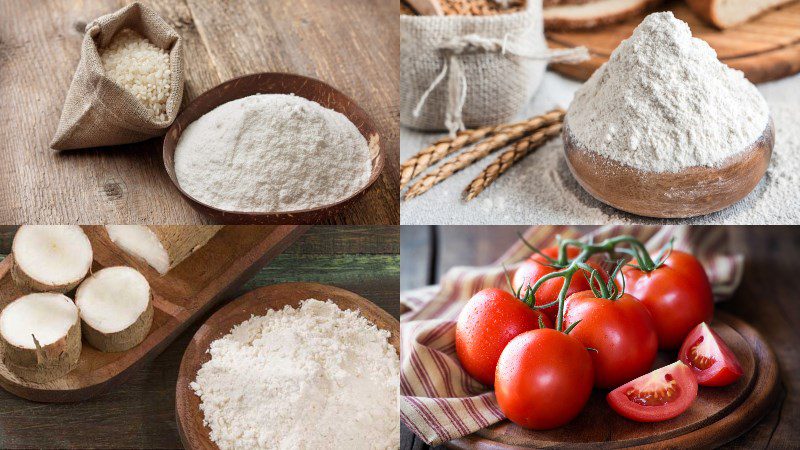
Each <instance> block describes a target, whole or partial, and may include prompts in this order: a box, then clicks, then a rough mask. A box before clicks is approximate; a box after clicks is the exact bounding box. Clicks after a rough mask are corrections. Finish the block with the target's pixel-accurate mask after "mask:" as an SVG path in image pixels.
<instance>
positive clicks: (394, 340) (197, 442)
mask: <svg viewBox="0 0 800 450" xmlns="http://www.w3.org/2000/svg"><path fill="white" fill-rule="evenodd" d="M309 298H315V299H317V300H328V299H330V300H332V301H333V302H334V303H336V304H337V305H338V306H339V308H341V309H350V310H358V311H359V312H360V313H361V315H363V316H364V317H365V318H366V319H367V320H369V321H370V322H372V323H373V324H375V326H377V327H378V328H380V329H382V330H387V331H389V332H390V333H391V338H390V339H389V343H390V344H392V345H393V346H394V348H395V349H396V350H397V352H398V354H399V353H400V322H398V321H397V319H395V318H394V317H392V316H391V315H390V314H389V313H387V312H386V311H384V310H382V309H381V308H379V307H378V306H377V305H375V304H374V303H372V302H371V301H369V300H367V299H365V298H364V297H361V296H359V295H357V294H354V293H352V292H350V291H347V290H344V289H340V288H337V287H334V286H328V285H324V284H318V283H283V284H276V285H272V286H265V287H262V288H259V289H256V290H254V291H250V292H248V293H247V294H244V295H243V296H241V297H239V298H237V299H236V300H234V301H232V302H231V303H229V304H228V305H226V306H225V307H223V308H222V309H220V310H219V311H217V312H216V313H214V314H213V315H212V316H211V317H210V318H209V319H208V320H207V321H206V322H205V323H204V324H203V325H202V326H201V327H200V329H199V330H197V333H196V334H195V335H194V337H193V338H192V341H191V342H190V343H189V346H188V347H187V348H186V352H185V353H184V354H183V359H182V360H181V368H180V371H179V373H178V382H177V386H176V388H175V415H176V416H177V422H178V432H179V433H180V436H181V441H182V442H183V445H184V447H186V448H188V449H218V447H217V445H216V444H214V443H213V442H212V441H211V439H209V432H210V430H209V429H208V427H206V426H205V425H203V413H202V411H200V398H199V397H197V396H196V395H195V394H194V392H193V391H192V390H191V388H189V383H190V382H192V381H194V380H195V379H196V378H197V371H198V370H199V369H200V367H201V366H202V365H203V364H204V363H205V362H206V361H208V360H209V357H210V356H209V354H208V353H207V350H208V348H209V345H210V344H211V342H213V341H215V340H217V339H219V338H221V337H222V336H224V335H226V334H228V333H229V332H230V330H231V328H233V326H234V325H237V324H240V323H242V322H244V321H245V320H247V319H249V318H250V316H251V315H253V314H255V315H264V314H266V312H267V311H268V310H270V309H281V308H283V307H284V306H286V305H289V306H291V307H293V308H296V307H298V306H299V305H300V302H302V301H303V300H306V299H309Z"/></svg>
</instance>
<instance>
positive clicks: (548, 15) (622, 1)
mask: <svg viewBox="0 0 800 450" xmlns="http://www.w3.org/2000/svg"><path fill="white" fill-rule="evenodd" d="M659 3H661V0H597V1H593V2H591V3H586V4H583V5H561V6H551V7H548V8H544V10H543V11H544V27H545V29H546V30H551V31H560V30H579V29H587V28H595V27H599V26H602V25H608V24H611V23H616V22H621V21H623V20H625V19H627V18H629V17H632V16H635V15H637V14H639V13H641V12H643V11H646V10H647V9H649V8H651V7H653V6H655V5H657V4H659Z"/></svg>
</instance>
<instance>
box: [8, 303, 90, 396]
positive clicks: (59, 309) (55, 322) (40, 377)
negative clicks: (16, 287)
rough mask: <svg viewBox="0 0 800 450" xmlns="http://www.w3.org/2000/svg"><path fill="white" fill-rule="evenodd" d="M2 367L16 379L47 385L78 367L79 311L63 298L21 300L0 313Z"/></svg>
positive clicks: (79, 346)
mask: <svg viewBox="0 0 800 450" xmlns="http://www.w3.org/2000/svg"><path fill="white" fill-rule="evenodd" d="M0 345H1V346H2V351H3V363H4V364H5V365H6V367H8V368H9V370H11V372H13V373H14V374H16V375H17V376H18V377H20V378H22V379H24V380H27V381H32V382H34V383H46V382H48V381H52V380H55V379H56V378H60V377H62V376H64V375H66V374H67V373H68V372H69V371H71V370H72V369H74V368H75V367H76V366H77V365H78V358H79V357H80V354H81V322H80V319H79V316H78V308H77V307H76V306H75V303H73V302H72V300H70V299H69V298H68V297H67V296H65V295H63V294H58V293H53V292H46V293H34V294H28V295H25V296H22V297H20V298H18V299H16V300H14V301H13V302H11V303H9V304H8V305H7V306H6V307H5V308H4V309H3V312H2V313H0Z"/></svg>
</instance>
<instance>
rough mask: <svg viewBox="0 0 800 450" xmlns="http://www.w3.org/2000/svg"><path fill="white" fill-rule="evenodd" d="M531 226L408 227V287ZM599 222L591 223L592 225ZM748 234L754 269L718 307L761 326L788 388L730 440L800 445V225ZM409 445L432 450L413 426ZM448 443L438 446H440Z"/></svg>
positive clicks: (494, 252)
mask: <svg viewBox="0 0 800 450" xmlns="http://www.w3.org/2000/svg"><path fill="white" fill-rule="evenodd" d="M525 228H526V227H517V226H507V227H504V226H496V227H464V226H461V227H401V237H402V247H401V252H402V254H403V261H402V263H401V270H400V274H401V287H402V289H411V288H415V287H420V286H424V285H428V284H433V283H435V282H436V281H437V280H438V279H439V277H440V276H442V275H443V274H444V273H445V272H446V271H447V270H448V269H449V268H451V267H453V266H456V265H484V264H490V263H492V262H493V261H494V260H495V259H497V258H498V257H500V255H501V254H502V253H503V252H504V251H505V250H506V249H507V248H508V247H509V246H511V244H512V243H513V242H514V241H515V240H516V239H517V233H518V232H521V231H523V230H525ZM586 228H587V229H588V228H591V227H586ZM737 228H738V229H737V232H739V233H741V234H742V236H743V237H744V241H745V245H746V248H745V249H744V253H745V255H746V258H747V261H746V268H745V273H744V277H743V279H742V284H741V286H740V287H739V289H738V290H737V291H736V294H735V295H734V297H733V298H732V299H730V300H729V301H726V302H724V303H720V304H718V305H717V307H718V308H719V309H720V310H724V311H727V312H729V313H731V314H733V315H735V316H737V317H740V318H742V319H744V320H745V321H747V322H748V323H749V324H751V325H753V327H755V328H756V329H757V330H758V331H759V332H760V333H761V334H762V335H763V336H764V338H766V339H767V341H768V342H769V343H770V345H771V346H772V349H773V350H774V351H775V354H776V355H777V357H778V361H779V364H780V371H781V377H782V379H783V384H784V387H785V389H786V392H787V393H786V396H785V398H783V400H782V402H781V403H780V404H779V405H778V406H777V407H776V408H775V409H774V410H773V411H772V412H771V413H769V414H768V415H767V416H766V417H764V419H762V420H761V422H759V423H758V424H757V425H756V426H754V427H753V428H752V429H750V430H748V431H746V432H744V431H745V430H743V432H744V434H743V435H742V436H740V437H739V438H738V439H736V440H734V441H733V442H730V443H728V444H727V446H726V447H732V448H748V449H749V448H768V447H769V448H798V447H800V414H798V411H800V375H799V373H800V334H798V331H797V330H798V327H797V323H800V302H798V301H797V297H798V292H800V276H798V270H797V261H799V260H800V228H798V227H737ZM754 300H756V301H754ZM400 448H401V449H403V450H410V449H414V450H423V449H429V448H430V447H429V446H427V445H426V444H425V443H424V442H423V441H422V440H420V439H419V438H418V437H416V436H415V435H414V434H413V433H411V432H410V431H409V430H408V429H407V428H405V426H403V427H402V429H401V444H400ZM439 448H443V447H437V450H438V449H439Z"/></svg>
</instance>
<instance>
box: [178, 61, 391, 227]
mask: <svg viewBox="0 0 800 450" xmlns="http://www.w3.org/2000/svg"><path fill="white" fill-rule="evenodd" d="M256 94H294V95H296V96H298V97H303V98H306V99H308V100H312V101H315V102H317V103H319V104H320V105H322V106H324V107H325V108H328V109H332V110H334V111H336V112H339V113H341V114H343V115H344V116H345V117H347V118H348V119H349V120H350V121H351V122H353V124H354V125H355V126H356V128H358V131H359V132H360V133H361V135H362V136H364V138H365V139H366V140H367V143H368V144H369V151H370V157H371V160H372V172H371V173H370V177H369V181H368V182H367V184H365V185H364V186H362V187H361V188H360V189H359V190H358V191H356V192H355V193H354V194H353V195H351V196H349V197H346V198H342V199H341V200H339V201H337V202H335V203H332V204H329V205H324V206H320V207H316V208H311V209H303V210H297V211H286V212H247V211H226V210H223V209H219V208H215V207H213V206H211V205H208V204H206V203H203V202H201V201H199V200H198V199H196V198H194V197H193V196H191V195H190V194H188V193H187V192H186V191H184V190H183V189H182V188H181V187H180V185H179V184H178V179H177V177H176V175H175V149H176V147H177V145H178V140H179V139H180V137H181V133H183V130H185V129H186V127H188V126H189V124H191V123H192V122H194V121H195V120H197V119H198V118H200V117H201V116H203V115H204V114H206V113H208V112H209V111H211V110H213V109H214V108H216V107H218V106H220V105H222V104H224V103H228V102H230V101H233V100H237V99H240V98H243V97H248V96H250V95H256ZM383 145H384V144H383V140H382V139H381V136H380V133H379V132H378V129H377V127H376V126H375V123H374V122H373V121H372V119H371V118H370V117H369V116H368V115H367V113H366V112H365V111H364V110H363V109H362V108H361V107H360V106H358V105H357V104H356V103H355V102H354V101H353V100H352V99H350V98H349V97H347V96H346V95H344V94H343V93H341V92H339V91H338V90H336V89H334V88H333V87H331V86H329V85H327V84H325V83H323V82H322V81H319V80H315V79H313V78H309V77H304V76H301V75H294V74H288V73H258V74H253V75H246V76H243V77H239V78H234V79H232V80H229V81H226V82H224V83H222V84H220V85H218V86H216V87H214V88H212V89H210V90H209V91H206V92H205V93H203V94H202V95H200V96H199V97H197V98H196V99H194V101H192V102H191V103H190V104H189V106H188V107H186V109H185V110H184V111H183V112H182V113H181V114H180V115H178V117H177V118H176V119H175V122H173V124H172V126H171V127H170V128H169V130H168V131H167V134H166V136H165V137H164V148H163V156H164V168H165V169H166V170H167V174H169V178H170V179H171V180H172V182H173V183H174V184H175V187H176V188H177V189H178V191H180V193H181V194H182V195H183V197H184V198H185V199H186V200H187V201H188V202H189V203H190V204H191V205H192V207H194V208H195V209H196V210H198V211H200V213H202V214H204V215H206V216H208V217H210V218H211V219H212V220H214V221H216V222H219V223H225V224H311V223H317V222H320V221H322V220H324V219H325V218H327V217H330V216H332V215H334V214H336V213H338V212H340V211H341V210H343V209H345V208H347V207H348V206H350V205H352V204H353V203H354V202H355V201H356V200H358V199H359V198H360V197H361V196H363V195H364V193H365V192H366V191H367V189H369V187H370V186H372V184H373V183H374V182H375V181H376V180H377V179H378V177H379V176H380V174H381V171H382V170H383V165H384V161H385V150H384V148H383Z"/></svg>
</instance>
